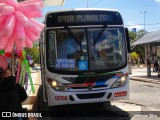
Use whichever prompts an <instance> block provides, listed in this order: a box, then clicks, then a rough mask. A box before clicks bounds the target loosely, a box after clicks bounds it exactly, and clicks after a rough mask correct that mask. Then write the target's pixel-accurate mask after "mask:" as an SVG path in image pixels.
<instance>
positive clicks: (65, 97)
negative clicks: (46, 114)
mask: <svg viewBox="0 0 160 120" xmlns="http://www.w3.org/2000/svg"><path fill="white" fill-rule="evenodd" d="M55 100H67V96H55Z"/></svg>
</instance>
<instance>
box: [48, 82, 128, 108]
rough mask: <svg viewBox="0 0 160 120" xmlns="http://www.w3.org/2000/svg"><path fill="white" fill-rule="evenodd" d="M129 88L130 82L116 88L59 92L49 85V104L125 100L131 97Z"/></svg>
mask: <svg viewBox="0 0 160 120" xmlns="http://www.w3.org/2000/svg"><path fill="white" fill-rule="evenodd" d="M128 90H129V83H126V84H125V85H124V86H123V87H119V88H114V89H105V90H96V91H83V92H82V91H81V92H70V91H67V92H58V91H55V90H53V89H52V88H50V87H49V88H47V95H48V106H57V105H68V104H83V103H96V102H97V103H98V102H106V101H113V100H122V99H123V100H124V99H128V98H129V92H128Z"/></svg>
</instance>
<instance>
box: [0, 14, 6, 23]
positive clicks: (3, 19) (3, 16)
mask: <svg viewBox="0 0 160 120" xmlns="http://www.w3.org/2000/svg"><path fill="white" fill-rule="evenodd" d="M5 20H6V16H5V15H0V24H1V23H2V24H3V22H4V21H5Z"/></svg>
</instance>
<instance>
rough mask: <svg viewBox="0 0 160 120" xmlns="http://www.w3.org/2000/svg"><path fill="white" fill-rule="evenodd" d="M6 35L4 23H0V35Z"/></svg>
mask: <svg viewBox="0 0 160 120" xmlns="http://www.w3.org/2000/svg"><path fill="white" fill-rule="evenodd" d="M4 35H5V31H4V23H1V24H0V37H1V36H4Z"/></svg>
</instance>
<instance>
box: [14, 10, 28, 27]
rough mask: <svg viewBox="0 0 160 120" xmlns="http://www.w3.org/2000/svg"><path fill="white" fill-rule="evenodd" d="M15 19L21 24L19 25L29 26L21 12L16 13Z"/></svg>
mask: <svg viewBox="0 0 160 120" xmlns="http://www.w3.org/2000/svg"><path fill="white" fill-rule="evenodd" d="M15 17H16V19H17V21H18V22H19V23H21V25H23V26H25V27H27V26H30V22H29V20H28V18H27V17H26V16H25V15H24V14H23V13H22V12H20V11H16V12H15Z"/></svg>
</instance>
